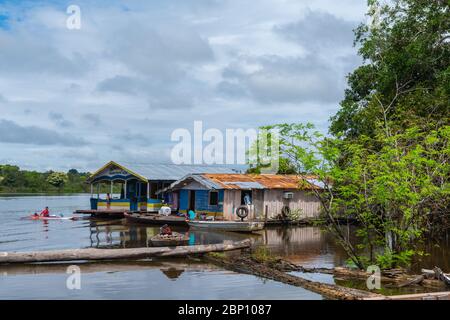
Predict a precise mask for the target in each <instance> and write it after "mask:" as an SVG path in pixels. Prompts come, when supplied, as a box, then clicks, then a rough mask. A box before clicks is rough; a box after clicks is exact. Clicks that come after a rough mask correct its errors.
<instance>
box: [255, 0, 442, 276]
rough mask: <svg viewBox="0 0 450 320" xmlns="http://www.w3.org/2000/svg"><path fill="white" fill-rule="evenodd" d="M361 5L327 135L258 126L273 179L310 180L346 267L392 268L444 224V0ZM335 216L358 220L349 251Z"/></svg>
mask: <svg viewBox="0 0 450 320" xmlns="http://www.w3.org/2000/svg"><path fill="white" fill-rule="evenodd" d="M368 4H369V8H370V10H369V13H368V15H369V18H371V19H370V20H371V23H368V24H361V25H360V26H359V27H358V28H357V29H356V30H355V45H356V46H357V47H358V50H359V55H360V56H361V57H362V58H363V61H364V62H363V64H362V65H361V66H359V67H358V68H357V69H356V70H354V71H353V72H352V73H351V74H349V75H348V88H347V89H346V91H345V96H344V99H343V100H342V102H341V103H340V108H339V110H338V112H337V113H336V114H335V115H334V116H333V117H332V118H331V119H330V120H331V121H330V127H329V134H328V135H323V134H321V133H319V132H318V131H316V130H315V129H314V126H313V125H311V124H298V123H297V124H295V123H294V124H289V123H287V124H276V125H270V126H265V127H262V129H266V130H269V131H270V132H278V135H279V137H280V142H279V144H280V148H279V149H280V150H279V156H280V166H279V173H293V172H295V173H299V174H302V173H308V174H313V175H315V176H316V177H317V180H318V181H316V182H315V183H320V184H321V185H322V186H323V191H317V190H315V191H313V192H314V193H315V195H316V196H317V198H318V199H319V200H320V201H321V202H322V204H323V209H324V215H325V217H326V218H327V220H328V224H327V228H328V229H329V230H330V231H331V232H332V233H333V234H334V235H335V236H336V239H338V241H339V243H340V244H341V245H342V246H343V248H344V249H345V250H346V252H347V253H348V256H349V258H350V261H351V263H352V264H354V265H355V266H357V267H359V268H366V267H367V266H368V265H371V264H377V265H379V266H380V267H382V268H392V267H398V266H408V265H409V264H410V263H411V260H412V259H413V258H414V257H419V256H420V255H423V254H426V252H424V251H423V250H422V246H421V243H422V241H423V240H424V239H425V238H432V239H433V238H439V237H441V236H444V235H445V234H446V232H448V230H449V228H450V210H449V208H450V181H449V180H450V2H449V1H447V0H428V1H422V0H394V1H390V2H387V3H386V2H384V4H380V3H379V2H378V1H374V0H370V1H369V2H368ZM275 130H276V131H275ZM273 134H275V133H273ZM269 141H270V139H269ZM258 147H259V146H256V149H257V148H258ZM272 156H278V155H272ZM261 167H263V165H258V166H256V167H253V168H251V169H250V171H251V172H258V171H259V170H260V169H261ZM303 183H307V184H308V183H312V182H303ZM300 187H302V186H300ZM343 217H344V218H345V217H351V218H355V219H356V220H357V221H358V222H359V227H358V231H357V235H358V237H359V240H360V241H359V244H358V245H356V246H354V245H353V244H352V243H350V241H349V240H348V238H347V237H346V234H345V233H344V232H343V229H342V227H341V225H340V223H339V220H338V218H343Z"/></svg>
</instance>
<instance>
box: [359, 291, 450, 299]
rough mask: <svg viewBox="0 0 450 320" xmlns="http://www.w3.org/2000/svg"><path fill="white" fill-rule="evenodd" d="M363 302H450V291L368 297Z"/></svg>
mask: <svg viewBox="0 0 450 320" xmlns="http://www.w3.org/2000/svg"><path fill="white" fill-rule="evenodd" d="M363 300H450V291H445V292H430V293H415V294H403V295H398V296H378V297H368V298H363Z"/></svg>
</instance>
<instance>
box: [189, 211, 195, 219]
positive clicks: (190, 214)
mask: <svg viewBox="0 0 450 320" xmlns="http://www.w3.org/2000/svg"><path fill="white" fill-rule="evenodd" d="M195 217H196V214H195V212H194V211H193V210H189V212H188V216H187V218H188V219H189V220H194V219H195Z"/></svg>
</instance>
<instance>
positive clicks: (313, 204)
mask: <svg viewBox="0 0 450 320" xmlns="http://www.w3.org/2000/svg"><path fill="white" fill-rule="evenodd" d="M286 191H291V192H293V193H294V198H293V199H284V198H283V194H284V192H286ZM266 206H267V209H268V218H274V217H276V216H277V215H278V214H280V213H281V212H282V210H283V207H285V206H288V207H289V208H290V209H291V211H293V210H301V218H303V219H304V218H317V217H319V215H320V209H321V207H320V206H321V205H320V202H319V201H318V200H317V199H316V198H315V197H314V196H313V195H311V194H309V192H308V191H302V190H265V192H264V207H266Z"/></svg>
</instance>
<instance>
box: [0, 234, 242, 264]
mask: <svg viewBox="0 0 450 320" xmlns="http://www.w3.org/2000/svg"><path fill="white" fill-rule="evenodd" d="M248 247H250V241H249V240H248V239H246V240H243V241H238V242H231V241H228V242H223V243H219V244H208V245H195V246H179V247H152V248H135V249H95V248H92V249H69V250H54V251H38V252H0V264H7V263H35V262H57V261H80V260H81V261H85V260H117V259H145V258H151V257H175V256H186V255H191V254H203V253H208V252H221V251H230V250H239V249H244V248H248Z"/></svg>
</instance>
